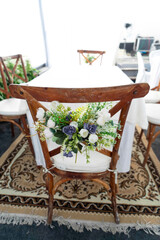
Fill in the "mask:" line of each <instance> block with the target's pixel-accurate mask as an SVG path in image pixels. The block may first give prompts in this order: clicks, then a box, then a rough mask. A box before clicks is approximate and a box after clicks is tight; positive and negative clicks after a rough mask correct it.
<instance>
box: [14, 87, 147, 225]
mask: <svg viewBox="0 0 160 240" xmlns="http://www.w3.org/2000/svg"><path fill="white" fill-rule="evenodd" d="M148 90H149V86H148V84H146V83H142V84H131V85H125V86H116V87H104V88H66V89H65V88H47V87H46V88H44V87H31V86H20V85H10V91H11V93H12V96H13V97H17V98H22V99H26V101H27V103H28V106H29V108H30V111H31V114H32V117H33V120H34V121H37V119H36V113H37V109H38V108H39V107H42V108H43V109H44V110H47V109H46V108H45V107H44V106H43V105H41V104H40V103H39V101H46V102H51V101H59V102H62V103H88V102H107V101H117V102H116V105H115V106H114V107H113V108H112V109H110V111H109V112H110V114H111V116H113V115H115V114H116V113H117V112H119V113H120V115H119V121H120V123H121V130H117V132H118V133H119V134H120V135H121V136H122V133H123V129H124V125H125V122H126V118H127V113H128V111H129V108H130V104H131V102H132V99H134V98H140V97H144V96H145V95H146V94H147V92H148ZM120 142H121V139H119V138H117V139H116V144H115V145H114V147H113V150H112V151H109V150H106V149H103V150H101V151H100V152H94V153H97V154H100V155H102V154H101V153H103V154H104V155H102V156H103V159H105V162H107V159H108V158H109V159H110V165H109V169H108V168H106V166H105V164H104V163H103V164H104V166H101V167H103V168H104V170H103V171H100V172H92V171H89V170H88V172H81V169H77V170H76V171H65V170H62V169H60V166H59V165H58V163H57V160H56V159H57V157H58V158H59V159H61V153H60V147H58V148H56V149H54V150H52V151H49V150H48V147H47V143H46V141H43V142H42V141H41V147H42V150H43V154H44V158H45V161H46V171H47V177H46V187H47V190H48V194H49V205H48V217H47V222H48V224H51V222H52V214H53V198H54V194H55V193H56V190H57V189H58V187H59V186H60V185H61V184H62V183H64V182H66V181H69V180H71V179H90V180H92V181H94V182H98V183H100V184H102V185H103V186H104V188H105V189H106V190H107V192H108V193H111V201H112V207H113V214H114V218H115V222H116V223H119V216H118V210H117V204H116V193H117V181H116V179H117V178H116V174H117V171H116V165H117V161H118V159H119V155H118V150H119V146H120ZM97 151H98V150H97ZM51 156H52V157H53V158H51ZM93 156H94V154H93ZM99 160H100V159H99V158H97V157H94V163H95V164H96V166H97V168H98V167H99V165H100V161H99ZM52 161H53V162H54V165H53V162H52ZM55 164H57V165H55ZM63 164H64V166H63V168H65V161H63ZM87 164H88V163H87ZM74 165H75V166H76V164H75V163H74ZM97 171H98V170H97ZM108 173H109V174H110V184H109V185H108V184H107V183H106V182H105V181H103V180H102V178H103V177H105V176H106V175H107V174H108ZM53 174H55V175H58V176H60V177H61V178H60V180H59V181H58V182H56V183H55V184H54V178H53Z"/></svg>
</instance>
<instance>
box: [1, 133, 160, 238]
mask: <svg viewBox="0 0 160 240" xmlns="http://www.w3.org/2000/svg"><path fill="white" fill-rule="evenodd" d="M138 131H139V130H138V129H137V130H136V132H135V139H134V144H133V151H132V164H131V169H130V172H128V173H121V174H119V177H118V183H119V193H118V196H117V203H118V211H119V215H120V222H121V224H119V225H116V224H115V223H114V219H113V215H112V207H111V202H110V199H109V197H108V196H107V193H106V191H105V190H104V188H103V187H102V186H101V185H99V184H98V183H93V182H91V181H81V180H73V181H69V182H67V183H64V184H63V185H61V186H60V187H59V189H58V192H57V193H56V195H55V200H54V220H56V221H58V223H59V224H66V225H68V226H69V227H70V226H72V227H73V229H75V230H77V231H82V230H83V228H84V227H86V228H87V229H90V230H91V229H93V228H96V229H99V228H101V229H103V230H104V231H112V232H113V233H114V232H116V231H119V232H127V231H128V230H129V229H131V228H136V229H137V230H138V229H145V230H146V231H148V232H150V231H152V232H155V233H156V234H160V194H159V192H160V162H159V160H158V159H157V158H156V156H155V154H154V153H153V151H152V150H151V154H150V157H149V160H148V163H147V166H146V167H145V168H143V167H142V164H141V163H142V162H143V159H144V154H145V150H146V143H147V142H146V139H145V136H143V138H142V141H141V142H140V144H139V145H138V146H137V144H136V142H137V139H138V136H139V133H138ZM0 164H1V166H0V212H1V214H0V223H13V224H17V223H20V224H32V223H33V222H36V223H37V224H39V223H41V222H43V223H44V224H45V223H46V216H47V203H48V202H47V193H46V189H45V173H44V172H43V169H42V168H37V166H36V164H35V160H34V158H33V156H32V154H31V152H30V149H29V147H28V143H27V140H26V138H24V137H23V135H20V136H19V137H18V138H17V140H16V141H15V142H14V143H13V144H12V145H11V146H10V148H9V149H8V150H7V152H6V153H5V154H4V155H3V156H2V157H1V159H0ZM106 181H108V178H107V177H106Z"/></svg>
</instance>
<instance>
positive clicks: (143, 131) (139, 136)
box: [137, 129, 144, 145]
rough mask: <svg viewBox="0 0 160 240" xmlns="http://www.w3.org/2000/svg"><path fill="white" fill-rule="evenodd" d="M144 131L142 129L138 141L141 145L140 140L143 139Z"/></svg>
mask: <svg viewBox="0 0 160 240" xmlns="http://www.w3.org/2000/svg"><path fill="white" fill-rule="evenodd" d="M143 132H144V130H143V129H141V132H140V135H139V139H138V141H137V145H139V143H140V141H141V138H142V134H143Z"/></svg>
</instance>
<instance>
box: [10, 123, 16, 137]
mask: <svg viewBox="0 0 160 240" xmlns="http://www.w3.org/2000/svg"><path fill="white" fill-rule="evenodd" d="M11 133H12V137H14V136H15V133H14V124H13V123H11Z"/></svg>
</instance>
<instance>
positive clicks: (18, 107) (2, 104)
mask: <svg viewBox="0 0 160 240" xmlns="http://www.w3.org/2000/svg"><path fill="white" fill-rule="evenodd" d="M27 108H28V107H27V103H26V101H25V100H22V99H17V98H9V99H4V100H2V101H0V115H6V116H13V115H23V114H25V113H26V111H27Z"/></svg>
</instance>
